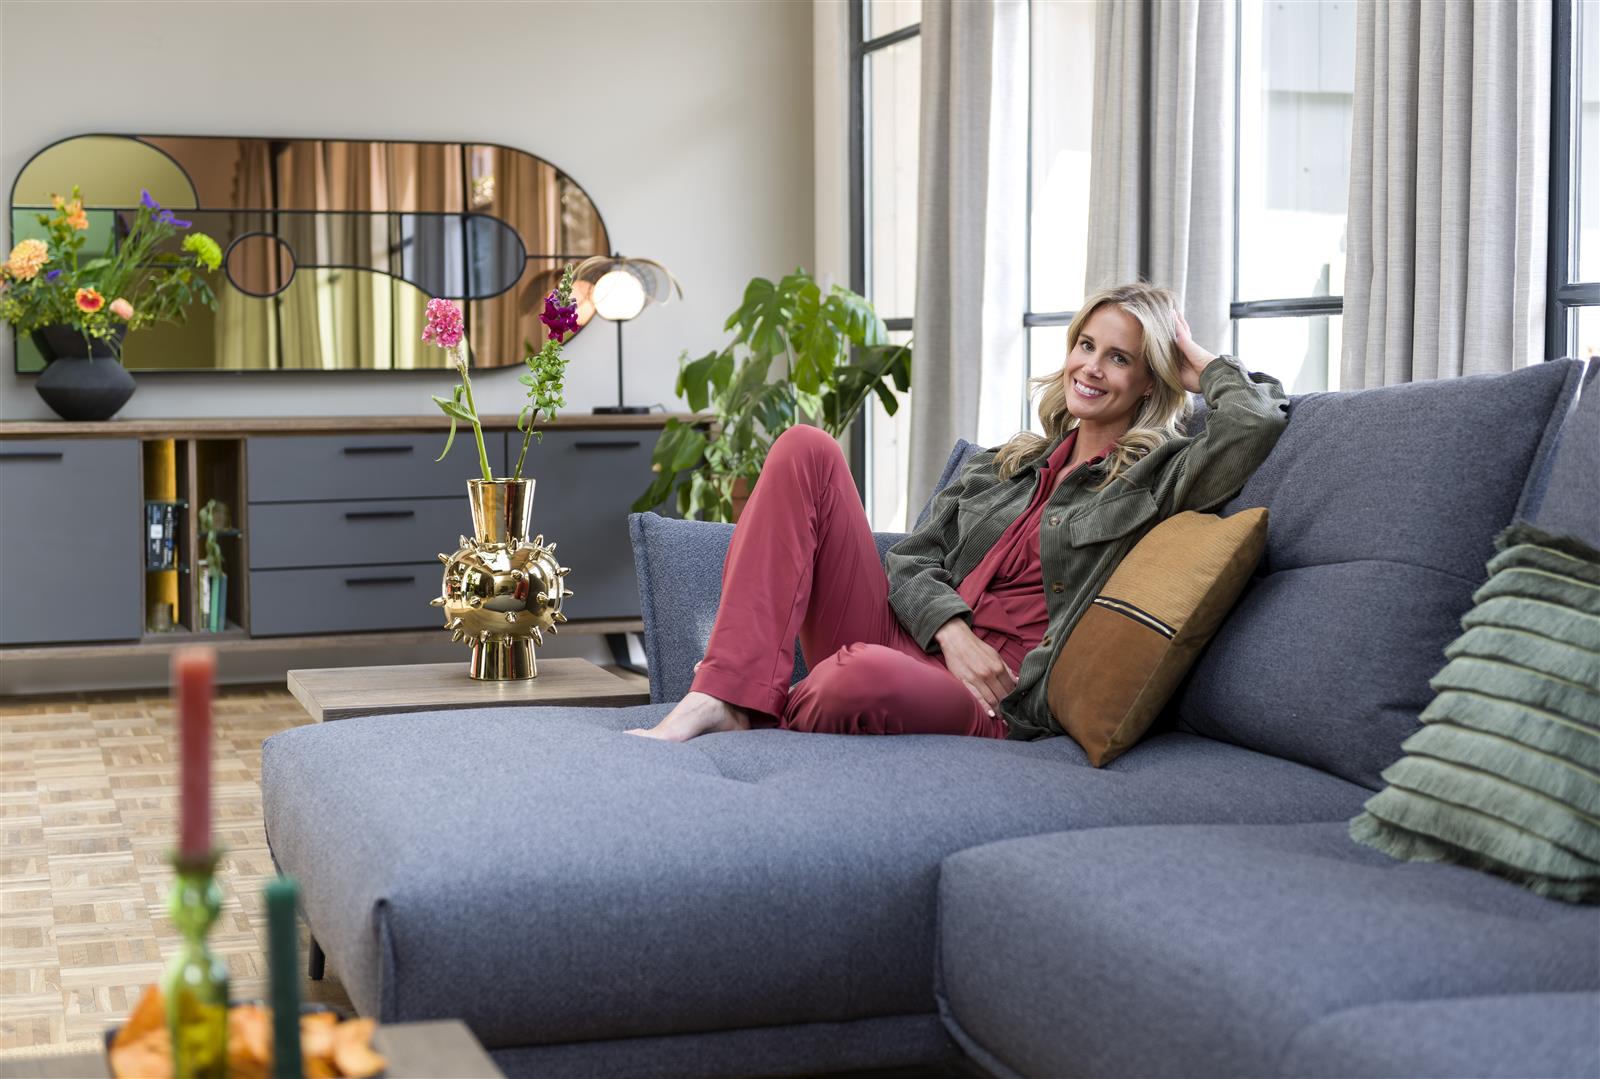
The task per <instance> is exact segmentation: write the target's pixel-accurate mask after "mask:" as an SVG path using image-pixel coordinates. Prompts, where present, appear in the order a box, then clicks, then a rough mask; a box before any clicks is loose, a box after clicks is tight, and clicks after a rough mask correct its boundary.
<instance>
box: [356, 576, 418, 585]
mask: <svg viewBox="0 0 1600 1079" xmlns="http://www.w3.org/2000/svg"><path fill="white" fill-rule="evenodd" d="M416 582H417V577H416V574H411V575H409V576H406V577H346V578H345V579H344V583H345V584H347V585H349V586H350V587H352V588H354V587H355V586H357V585H367V584H416Z"/></svg>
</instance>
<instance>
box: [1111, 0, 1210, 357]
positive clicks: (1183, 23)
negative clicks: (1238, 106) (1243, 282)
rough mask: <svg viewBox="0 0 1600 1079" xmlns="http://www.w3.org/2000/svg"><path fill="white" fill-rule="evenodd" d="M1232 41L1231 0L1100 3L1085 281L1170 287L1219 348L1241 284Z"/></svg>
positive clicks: (1201, 336)
mask: <svg viewBox="0 0 1600 1079" xmlns="http://www.w3.org/2000/svg"><path fill="white" fill-rule="evenodd" d="M1232 45H1233V4H1232V3H1231V2H1230V0H1163V2H1160V3H1151V2H1150V0H1099V4H1098V8H1097V11H1096V18H1095V37H1094V68H1095V78H1094V83H1095V102H1094V125H1093V136H1092V144H1091V153H1090V176H1089V237H1088V240H1089V243H1088V247H1089V253H1088V262H1087V267H1086V270H1085V275H1084V276H1085V282H1084V284H1085V289H1086V292H1087V293H1092V292H1094V291H1096V290H1098V289H1101V288H1104V287H1106V286H1108V285H1113V284H1119V283H1122V282H1125V281H1131V280H1134V279H1136V278H1145V279H1147V280H1150V281H1153V282H1155V283H1157V284H1161V285H1166V286H1168V287H1170V288H1172V289H1173V290H1175V291H1176V292H1177V293H1178V296H1179V299H1180V300H1181V301H1182V303H1183V309H1184V315H1185V316H1186V317H1187V318H1188V320H1189V324H1190V326H1191V327H1192V328H1193V330H1194V334H1195V338H1196V340H1198V341H1201V342H1209V343H1210V347H1211V348H1213V349H1220V348H1221V342H1222V341H1223V340H1225V334H1226V332H1227V330H1228V324H1229V319H1228V305H1229V302H1230V300H1231V299H1232V292H1233V263H1232V252H1233V47H1232ZM1147 86H1148V92H1147V90H1146V87H1147Z"/></svg>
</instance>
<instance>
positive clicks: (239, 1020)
mask: <svg viewBox="0 0 1600 1079" xmlns="http://www.w3.org/2000/svg"><path fill="white" fill-rule="evenodd" d="M377 1025H378V1024H377V1021H376V1020H373V1019H351V1020H347V1021H345V1022H343V1023H341V1022H339V1017H338V1016H337V1015H335V1014H334V1013H333V1012H310V1013H307V1014H304V1015H302V1016H301V1017H300V1047H301V1050H302V1060H301V1068H302V1071H303V1072H304V1073H305V1076H306V1079H371V1077H372V1076H375V1075H377V1074H378V1073H379V1072H381V1071H382V1070H383V1069H384V1068H385V1067H386V1066H387V1065H388V1061H386V1060H385V1059H384V1058H383V1057H382V1056H381V1055H379V1054H378V1053H376V1052H374V1051H373V1049H372V1035H373V1032H374V1031H375V1030H376V1029H377ZM108 1056H109V1057H110V1063H111V1073H112V1074H113V1075H114V1076H116V1077H117V1079H168V1077H169V1076H170V1075H171V1074H172V1039H171V1036H170V1035H169V1034H168V1033H167V1014H166V1005H165V1002H164V1001H163V1000H162V997H161V990H160V989H159V988H157V987H156V986H150V987H149V988H148V989H146V990H145V991H144V993H143V994H142V995H141V996H140V997H139V1002H138V1004H136V1005H135V1006H134V1009H133V1012H132V1014H130V1015H129V1016H128V1020H127V1022H125V1023H124V1024H123V1025H122V1027H121V1028H120V1029H118V1030H117V1032H116V1034H115V1035H113V1036H112V1038H111V1044H110V1049H109V1053H108ZM271 1075H272V1009H271V1008H266V1007H263V1006H261V1005H259V1004H235V1005H233V1006H232V1007H230V1008H229V1009H228V1077H229V1079H270V1076H271Z"/></svg>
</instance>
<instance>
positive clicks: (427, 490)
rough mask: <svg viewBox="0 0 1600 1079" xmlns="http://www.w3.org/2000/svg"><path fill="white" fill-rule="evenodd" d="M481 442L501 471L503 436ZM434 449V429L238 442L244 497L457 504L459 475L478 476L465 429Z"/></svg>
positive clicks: (438, 440)
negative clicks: (246, 482) (448, 500)
mask: <svg viewBox="0 0 1600 1079" xmlns="http://www.w3.org/2000/svg"><path fill="white" fill-rule="evenodd" d="M483 441H484V444H485V447H486V448H487V450H488V453H489V467H491V468H492V469H494V473H495V475H496V476H501V475H504V474H505V471H506V461H505V456H506V439H505V435H504V434H503V433H502V432H499V431H489V432H486V433H485V434H484V437H483ZM519 448H520V447H519ZM442 449H444V435H443V434H442V433H437V434H416V433H408V434H393V435H337V436H328V435H287V436H262V437H256V438H252V439H250V440H249V442H248V443H247V445H246V459H247V461H248V466H247V472H248V475H249V479H250V488H249V490H250V501H251V502H308V501H313V500H321V499H349V498H430V497H443V496H445V495H455V496H456V497H458V498H460V499H461V500H462V502H463V504H464V503H465V501H466V497H467V480H470V479H478V478H481V476H482V473H481V472H480V471H479V468H478V453H477V449H476V447H474V446H473V444H472V430H471V429H470V428H467V429H466V430H458V431H457V432H456V441H455V445H453V446H451V447H450V453H449V455H448V456H446V457H445V459H444V460H443V461H437V462H436V461H435V460H434V458H435V457H438V456H439V451H440V450H442Z"/></svg>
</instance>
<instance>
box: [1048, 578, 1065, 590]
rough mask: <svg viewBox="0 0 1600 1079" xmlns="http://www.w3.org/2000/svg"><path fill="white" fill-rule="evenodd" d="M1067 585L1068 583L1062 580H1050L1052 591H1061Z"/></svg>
mask: <svg viewBox="0 0 1600 1079" xmlns="http://www.w3.org/2000/svg"><path fill="white" fill-rule="evenodd" d="M1065 587H1066V585H1064V584H1062V583H1061V582H1060V581H1051V582H1050V591H1052V592H1059V591H1061V590H1062V589H1063V588H1065Z"/></svg>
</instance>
